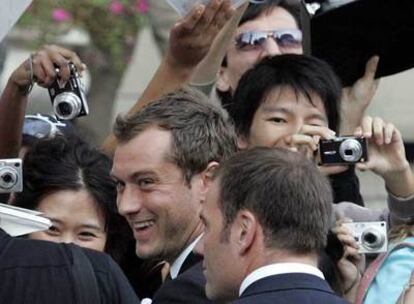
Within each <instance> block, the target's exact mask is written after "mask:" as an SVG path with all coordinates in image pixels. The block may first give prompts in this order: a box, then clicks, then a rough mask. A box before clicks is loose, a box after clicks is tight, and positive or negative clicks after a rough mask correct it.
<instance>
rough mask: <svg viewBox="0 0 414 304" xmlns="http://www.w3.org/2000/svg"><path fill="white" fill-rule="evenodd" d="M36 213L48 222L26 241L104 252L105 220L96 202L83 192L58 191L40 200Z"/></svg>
mask: <svg viewBox="0 0 414 304" xmlns="http://www.w3.org/2000/svg"><path fill="white" fill-rule="evenodd" d="M36 210H38V211H40V212H42V213H43V215H44V216H45V217H47V218H49V219H50V220H51V222H52V226H51V227H50V228H49V229H48V230H45V231H39V232H34V233H32V234H30V236H29V238H31V239H35V240H44V241H50V242H56V243H74V244H76V245H79V246H81V247H85V248H89V249H94V250H97V251H104V249H105V244H106V238H107V235H106V231H105V218H104V215H103V213H102V212H101V210H100V209H99V207H98V204H97V202H96V201H95V200H94V198H93V197H92V195H91V194H89V193H88V192H87V191H86V190H83V189H82V190H58V191H55V192H53V193H50V194H48V195H46V196H44V197H43V198H42V199H41V201H40V202H39V204H38V206H37V208H36Z"/></svg>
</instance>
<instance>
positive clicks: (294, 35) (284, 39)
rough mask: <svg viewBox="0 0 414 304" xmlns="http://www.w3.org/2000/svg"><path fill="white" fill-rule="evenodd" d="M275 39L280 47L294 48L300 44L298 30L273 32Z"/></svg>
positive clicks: (300, 37)
mask: <svg viewBox="0 0 414 304" xmlns="http://www.w3.org/2000/svg"><path fill="white" fill-rule="evenodd" d="M275 39H276V42H277V44H278V45H279V47H280V48H284V49H295V48H300V47H301V46H302V35H301V33H300V32H280V33H275Z"/></svg>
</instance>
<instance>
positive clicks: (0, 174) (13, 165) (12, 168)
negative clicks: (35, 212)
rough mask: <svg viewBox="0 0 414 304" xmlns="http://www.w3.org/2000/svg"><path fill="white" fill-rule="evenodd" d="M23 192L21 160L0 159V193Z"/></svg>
mask: <svg viewBox="0 0 414 304" xmlns="http://www.w3.org/2000/svg"><path fill="white" fill-rule="evenodd" d="M22 190H23V174H22V160H21V159H19V158H10V159H0V193H11V192H21V191H22Z"/></svg>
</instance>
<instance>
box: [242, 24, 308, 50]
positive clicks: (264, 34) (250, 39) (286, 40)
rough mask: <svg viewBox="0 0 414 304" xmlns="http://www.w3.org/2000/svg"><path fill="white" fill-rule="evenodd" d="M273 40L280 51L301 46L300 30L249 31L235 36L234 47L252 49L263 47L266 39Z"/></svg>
mask: <svg viewBox="0 0 414 304" xmlns="http://www.w3.org/2000/svg"><path fill="white" fill-rule="evenodd" d="M269 38H272V39H274V40H275V42H276V43H277V45H278V46H279V49H280V51H281V52H282V53H285V52H290V51H293V50H297V49H298V48H301V47H302V32H301V31H300V30H298V29H284V30H274V31H249V32H244V33H241V34H240V35H239V36H237V38H236V48H237V49H239V50H241V51H252V50H257V49H260V48H263V47H264V46H265V43H266V41H267V39H269Z"/></svg>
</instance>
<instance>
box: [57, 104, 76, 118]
mask: <svg viewBox="0 0 414 304" xmlns="http://www.w3.org/2000/svg"><path fill="white" fill-rule="evenodd" d="M57 107H58V109H59V113H61V115H63V116H70V114H71V113H72V111H73V110H72V106H71V105H70V103H67V102H61V103H60V104H58V106H57Z"/></svg>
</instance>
